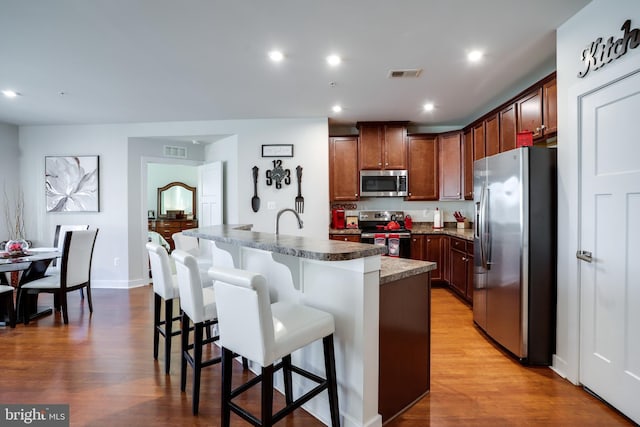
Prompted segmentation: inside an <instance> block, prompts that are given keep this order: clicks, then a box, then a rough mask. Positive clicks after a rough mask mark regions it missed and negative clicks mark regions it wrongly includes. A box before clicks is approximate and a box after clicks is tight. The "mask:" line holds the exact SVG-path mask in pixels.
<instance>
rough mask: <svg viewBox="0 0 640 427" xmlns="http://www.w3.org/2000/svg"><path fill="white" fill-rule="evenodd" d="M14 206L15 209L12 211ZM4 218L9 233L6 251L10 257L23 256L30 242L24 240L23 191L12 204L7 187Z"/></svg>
mask: <svg viewBox="0 0 640 427" xmlns="http://www.w3.org/2000/svg"><path fill="white" fill-rule="evenodd" d="M12 205H13V207H14V209H11V207H12ZM4 217H5V221H6V226H7V231H8V232H9V240H8V241H7V242H6V243H5V245H4V250H5V252H7V253H8V254H9V256H19V255H23V254H24V253H25V252H26V250H27V249H29V242H28V241H27V240H26V239H25V238H24V236H25V232H24V195H23V194H22V191H17V192H16V196H15V198H14V199H13V203H11V199H10V198H9V196H8V194H7V188H6V186H5V188H4Z"/></svg>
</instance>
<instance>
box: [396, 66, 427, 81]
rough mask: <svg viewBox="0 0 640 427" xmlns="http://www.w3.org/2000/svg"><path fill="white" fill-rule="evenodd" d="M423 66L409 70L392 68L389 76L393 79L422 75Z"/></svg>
mask: <svg viewBox="0 0 640 427" xmlns="http://www.w3.org/2000/svg"><path fill="white" fill-rule="evenodd" d="M420 73H422V68H415V69H408V70H391V71H389V77H390V78H392V79H396V78H403V77H420Z"/></svg>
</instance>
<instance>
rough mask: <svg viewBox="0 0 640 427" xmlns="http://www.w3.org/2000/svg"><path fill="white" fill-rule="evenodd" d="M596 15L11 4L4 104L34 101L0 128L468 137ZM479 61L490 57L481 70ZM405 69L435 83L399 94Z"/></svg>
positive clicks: (565, 2)
mask: <svg viewBox="0 0 640 427" xmlns="http://www.w3.org/2000/svg"><path fill="white" fill-rule="evenodd" d="M588 2H589V0H396V1H391V0H384V1H382V0H271V1H267V0H263V1H256V0H235V1H231V0H226V1H221V0H184V1H177V0H29V1H26V0H22V1H20V0H0V89H7V88H11V89H13V90H15V91H17V92H19V93H21V96H19V97H17V98H15V99H6V98H4V97H1V96H0V122H5V123H12V124H18V125H28V124H84V123H122V122H148V121H175V120H222V119H255V118H310V117H329V119H330V123H332V124H338V125H339V124H351V123H354V122H356V121H359V120H360V121H364V120H409V121H412V122H415V123H416V124H422V125H426V126H431V125H433V126H437V125H464V124H468V123H469V122H470V121H471V120H473V119H475V118H477V116H478V115H480V114H481V113H482V112H484V111H486V109H487V108H488V106H491V105H492V104H496V103H497V102H498V101H499V100H500V99H504V98H505V97H506V96H508V95H509V94H513V91H514V90H515V88H517V87H520V88H522V85H523V83H526V82H527V81H528V80H531V79H532V78H538V77H540V73H541V72H543V71H544V70H545V69H551V70H553V69H554V68H555V66H554V64H555V29H556V28H557V27H558V26H559V25H560V24H562V23H563V22H564V21H565V20H567V19H568V18H569V17H571V16H572V15H574V14H575V13H576V12H577V11H578V10H580V9H581V8H582V7H583V6H584V5H586V4H587V3H588ZM274 48H279V49H281V50H283V51H284V53H285V56H286V57H285V60H284V61H283V62H282V63H279V64H274V63H272V62H270V61H269V60H268V59H267V52H268V51H269V50H271V49H274ZM476 48H479V49H482V50H484V51H485V52H486V56H485V58H484V59H483V61H482V62H481V63H479V64H473V65H471V64H468V63H467V61H466V58H465V55H466V53H467V51H469V50H470V49H476ZM330 53H338V54H340V55H341V56H342V57H343V63H342V64H341V65H340V66H339V67H337V68H330V67H329V66H328V65H327V64H326V62H325V59H324V58H325V57H326V56H327V55H328V54H330ZM576 60H577V59H576ZM405 68H421V69H423V72H422V74H421V76H420V77H419V78H406V79H400V80H397V79H395V80H394V79H390V78H388V73H389V71H390V70H392V69H405ZM331 82H334V83H335V87H331V85H330V83H331ZM61 92H63V93H64V95H61V94H60V93H61ZM427 101H430V102H433V103H434V104H435V107H436V108H435V110H434V111H433V112H431V113H425V112H423V111H422V110H421V106H422V105H423V104H424V103H425V102H427ZM336 103H339V104H341V105H342V106H343V108H344V110H343V112H342V113H340V114H335V113H333V112H332V111H331V106H332V105H334V104H336Z"/></svg>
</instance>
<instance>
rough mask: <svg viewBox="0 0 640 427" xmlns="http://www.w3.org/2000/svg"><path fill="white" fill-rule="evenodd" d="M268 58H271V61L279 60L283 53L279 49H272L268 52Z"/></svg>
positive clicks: (282, 57)
mask: <svg viewBox="0 0 640 427" xmlns="http://www.w3.org/2000/svg"><path fill="white" fill-rule="evenodd" d="M269 59H271V60H272V61H273V62H280V61H282V60H283V59H284V54H283V53H282V52H280V51H279V50H272V51H271V52H269Z"/></svg>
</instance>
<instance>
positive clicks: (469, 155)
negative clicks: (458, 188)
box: [462, 129, 473, 200]
mask: <svg viewBox="0 0 640 427" xmlns="http://www.w3.org/2000/svg"><path fill="white" fill-rule="evenodd" d="M462 153H463V154H462V155H463V161H464V164H463V165H462V167H463V169H464V170H463V175H464V181H463V190H464V199H465V200H473V131H472V129H467V130H466V131H465V132H464V135H463V138H462Z"/></svg>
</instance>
